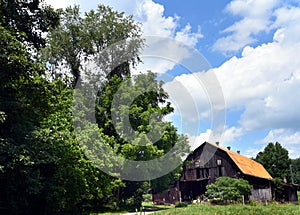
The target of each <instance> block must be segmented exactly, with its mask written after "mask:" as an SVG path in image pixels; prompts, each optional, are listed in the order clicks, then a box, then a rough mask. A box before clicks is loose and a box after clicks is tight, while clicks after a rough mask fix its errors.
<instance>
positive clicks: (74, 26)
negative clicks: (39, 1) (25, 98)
mask: <svg viewBox="0 0 300 215" xmlns="http://www.w3.org/2000/svg"><path fill="white" fill-rule="evenodd" d="M140 33H141V31H140V26H139V25H138V24H136V23H135V22H134V20H133V17H132V16H125V15H124V13H119V12H116V11H114V10H113V9H112V8H110V7H108V6H104V5H99V6H98V8H97V9H96V10H91V11H89V12H86V13H85V14H84V15H83V16H81V13H80V8H79V7H78V6H74V7H68V8H67V9H65V10H64V11H61V23H60V26H59V27H58V28H55V29H53V30H52V31H51V33H50V34H49V44H48V47H47V48H46V49H45V57H46V59H47V60H49V62H50V63H51V64H52V66H53V67H52V69H53V70H52V72H53V73H54V74H53V76H54V77H57V76H62V75H64V76H68V77H70V78H71V82H72V84H73V86H75V85H76V83H77V81H78V80H79V79H80V77H81V74H82V70H83V68H82V64H83V63H84V62H86V61H87V60H89V59H93V58H94V57H95V56H98V57H101V52H102V51H103V50H104V49H106V48H108V47H109V46H110V45H112V44H115V43H117V42H119V41H122V40H135V44H134V45H133V46H131V48H132V50H131V54H132V55H131V58H130V59H128V60H127V61H126V62H123V63H122V64H120V65H119V66H118V67H117V68H115V69H114V70H115V71H114V72H112V73H110V75H112V74H114V73H116V74H119V76H120V75H128V74H129V63H131V64H132V65H135V64H136V63H137V62H139V57H138V52H139V49H140V48H141V46H142V44H143V43H142V39H141V38H140ZM107 62H108V59H103V60H102V62H101V63H102V67H103V68H105V66H109V65H105V64H106V63H107ZM115 65H118V64H115ZM106 69H107V68H106ZM69 71H70V72H69ZM125 71H126V72H125ZM104 72H107V73H108V72H111V71H110V68H109V69H108V71H104ZM123 78H124V77H123Z"/></svg>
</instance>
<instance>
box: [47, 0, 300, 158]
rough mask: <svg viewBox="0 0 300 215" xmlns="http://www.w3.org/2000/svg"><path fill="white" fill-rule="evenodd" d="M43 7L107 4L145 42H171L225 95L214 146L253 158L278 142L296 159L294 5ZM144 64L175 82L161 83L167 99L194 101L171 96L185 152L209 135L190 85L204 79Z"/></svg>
mask: <svg viewBox="0 0 300 215" xmlns="http://www.w3.org/2000/svg"><path fill="white" fill-rule="evenodd" d="M46 2H48V3H50V4H52V5H53V6H54V7H56V8H58V7H66V6H69V5H73V4H79V5H80V6H81V8H82V10H83V11H84V10H90V9H93V8H95V7H96V5H97V4H99V3H103V4H106V5H110V6H112V7H113V8H114V9H116V10H118V11H124V12H125V13H126V14H133V15H134V17H135V20H137V21H138V22H141V23H142V24H143V33H144V35H146V36H149V35H151V36H153V35H154V36H161V37H169V38H173V39H176V40H178V41H180V42H181V43H183V44H186V45H187V46H189V47H192V48H194V49H195V50H197V51H199V52H200V53H201V54H202V55H203V56H204V57H205V58H206V60H207V61H208V62H209V64H210V65H211V70H209V71H207V74H209V75H212V76H214V77H216V78H217V80H218V83H219V86H220V88H221V89H222V93H223V96H224V104H225V108H226V109H225V112H226V122H225V129H224V132H223V134H222V138H221V140H220V142H221V144H222V145H223V146H227V145H230V146H232V149H233V150H241V153H242V154H244V155H247V156H255V155H256V154H257V153H258V152H259V151H261V150H262V149H263V148H264V147H265V146H266V144H267V143H268V142H276V141H278V142H280V143H281V144H282V145H283V146H284V147H285V148H286V149H288V151H289V153H290V157H292V158H296V157H300V150H299V147H300V112H299V109H300V108H299V107H300V58H299V57H297V56H298V53H299V52H300V37H299V35H300V1H299V0H287V1H279V0H264V1H261V0H232V1H229V0H223V1H220V0H187V1H182V0H172V1H170V0H119V1H117V0H99V1H93V0H90V1H83V0H77V1H76V0H66V1H61V0H54V1H51V0H47V1H46ZM175 58H176V59H177V60H178V61H180V60H182V58H183V56H180V55H179V54H178V56H175ZM150 62H152V63H151V65H149V67H151V68H150V69H151V70H154V71H156V70H157V71H160V73H167V74H170V71H171V72H172V71H174V73H173V74H175V73H176V75H174V76H176V80H175V78H174V77H173V78H174V81H171V82H169V83H167V84H166V89H167V90H169V91H170V92H169V93H170V95H173V94H177V95H178V94H180V93H181V92H180V93H178V89H179V88H178V83H180V85H181V86H182V87H183V88H185V89H186V91H187V92H186V93H187V94H193V95H192V96H191V97H193V98H188V97H189V96H185V95H182V96H181V97H180V98H179V96H177V99H180V101H176V99H175V97H174V101H175V102H178V103H179V108H178V111H179V109H180V108H181V109H182V110H181V112H180V111H179V112H180V113H181V114H182V115H183V116H182V117H181V118H180V117H179V118H178V115H179V112H177V113H175V114H174V115H173V116H172V117H173V120H174V122H175V123H176V124H177V125H179V124H180V123H181V124H187V125H186V126H187V127H190V128H191V129H190V130H191V131H190V132H189V135H190V140H191V142H193V143H192V144H191V145H193V147H196V146H197V145H199V144H200V143H201V142H203V141H204V140H207V139H208V136H209V135H211V132H212V128H211V117H212V113H209V110H211V107H210V105H211V101H210V100H209V98H207V97H209V96H207V95H205V93H203V89H202V92H199V91H201V90H198V89H199V87H198V88H197V86H195V85H196V83H195V82H193V80H194V79H195V75H196V76H199V77H202V76H203V74H200V73H197V72H194V71H193V72H190V74H183V73H184V72H180V71H183V70H180V68H179V66H178V65H171V64H168V63H166V62H159V61H156V62H153V61H150ZM191 73H195V74H191ZM176 81H177V82H176ZM175 82H176V83H175ZM187 83H188V84H187ZM186 85H188V86H186ZM176 89H177V90H176ZM196 94H199V95H196ZM195 95H196V97H197V96H198V97H199V98H196V97H194V96H195ZM205 97H206V98H205ZM189 99H190V100H189ZM191 100H193V103H195V107H196V109H197V114H198V115H199V120H198V121H197V120H196V121H197V122H195V119H198V118H197V117H196V118H195V116H194V115H193V113H194V112H193V111H190V109H189V105H186V104H190V103H189V102H190V101H191ZM180 104H182V106H180ZM184 105H186V106H184ZM199 107H200V108H199ZM176 115H177V117H176ZM189 125H190V126H189ZM193 126H196V127H197V126H198V127H197V129H195V128H194V127H193ZM179 127H180V126H179ZM185 132H188V131H186V130H185Z"/></svg>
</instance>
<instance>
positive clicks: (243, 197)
mask: <svg viewBox="0 0 300 215" xmlns="http://www.w3.org/2000/svg"><path fill="white" fill-rule="evenodd" d="M242 199H243V205H245V196H244V195H242Z"/></svg>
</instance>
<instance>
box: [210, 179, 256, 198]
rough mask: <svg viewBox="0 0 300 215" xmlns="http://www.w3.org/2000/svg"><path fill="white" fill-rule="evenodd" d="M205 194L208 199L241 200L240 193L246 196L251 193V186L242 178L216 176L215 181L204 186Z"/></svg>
mask: <svg viewBox="0 0 300 215" xmlns="http://www.w3.org/2000/svg"><path fill="white" fill-rule="evenodd" d="M206 189H207V191H206V192H205V195H206V196H207V197H208V198H209V199H215V200H220V201H221V202H230V201H241V199H242V195H244V196H245V198H247V197H248V196H249V195H250V194H251V186H250V185H249V182H248V181H246V180H244V179H235V178H230V177H220V178H217V180H216V182H215V183H213V184H209V185H207V186H206Z"/></svg>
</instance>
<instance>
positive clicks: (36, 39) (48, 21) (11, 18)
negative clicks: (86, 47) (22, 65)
mask: <svg viewBox="0 0 300 215" xmlns="http://www.w3.org/2000/svg"><path fill="white" fill-rule="evenodd" d="M0 14H1V16H0V23H1V25H2V26H3V27H4V28H5V29H7V30H9V31H11V32H13V34H14V36H15V37H16V38H17V40H18V41H20V42H22V43H27V44H31V45H33V46H34V47H35V48H39V47H42V46H44V45H45V38H43V37H42V36H41V35H42V33H45V32H48V30H49V28H50V27H54V26H56V25H57V24H58V21H59V16H58V14H57V13H56V12H55V11H54V10H53V9H52V8H51V7H49V6H47V5H45V4H42V0H34V1H30V0H17V1H5V0H1V1H0ZM1 38H2V37H1Z"/></svg>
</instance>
